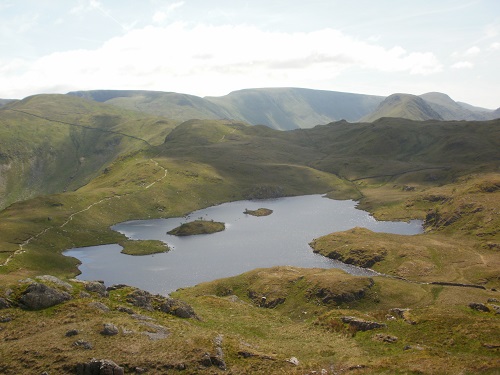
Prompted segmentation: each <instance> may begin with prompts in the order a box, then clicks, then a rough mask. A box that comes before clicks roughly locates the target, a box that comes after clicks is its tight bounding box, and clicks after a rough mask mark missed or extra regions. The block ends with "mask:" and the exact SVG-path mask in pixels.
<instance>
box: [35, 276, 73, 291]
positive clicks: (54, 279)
mask: <svg viewBox="0 0 500 375" xmlns="http://www.w3.org/2000/svg"><path fill="white" fill-rule="evenodd" d="M35 279H37V280H38V281H46V282H49V283H52V284H54V285H57V286H60V287H61V288H64V289H66V290H67V291H68V292H71V291H72V290H73V286H72V285H71V284H69V283H67V282H66V281H62V280H61V279H59V278H57V277H55V276H52V275H42V276H37V277H35Z"/></svg>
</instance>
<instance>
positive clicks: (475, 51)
mask: <svg viewBox="0 0 500 375" xmlns="http://www.w3.org/2000/svg"><path fill="white" fill-rule="evenodd" d="M480 52H481V48H479V47H478V46H473V47H471V48H469V49H468V50H467V51H465V53H464V55H465V56H476V55H478V54H479V53H480Z"/></svg>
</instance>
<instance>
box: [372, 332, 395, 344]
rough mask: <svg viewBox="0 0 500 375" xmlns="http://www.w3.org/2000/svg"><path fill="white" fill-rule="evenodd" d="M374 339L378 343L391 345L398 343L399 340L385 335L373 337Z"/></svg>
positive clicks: (380, 334)
mask: <svg viewBox="0 0 500 375" xmlns="http://www.w3.org/2000/svg"><path fill="white" fill-rule="evenodd" d="M373 339H374V340H376V341H381V342H388V343H391V344H392V343H394V342H396V341H398V338H397V337H396V336H391V335H385V334H383V333H377V334H376V335H375V336H373Z"/></svg>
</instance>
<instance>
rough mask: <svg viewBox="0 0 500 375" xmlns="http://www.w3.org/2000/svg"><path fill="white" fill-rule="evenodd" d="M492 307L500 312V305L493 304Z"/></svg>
mask: <svg viewBox="0 0 500 375" xmlns="http://www.w3.org/2000/svg"><path fill="white" fill-rule="evenodd" d="M491 307H492V308H493V311H494V312H495V314H500V306H498V305H494V304H491Z"/></svg>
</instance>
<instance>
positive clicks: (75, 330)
mask: <svg viewBox="0 0 500 375" xmlns="http://www.w3.org/2000/svg"><path fill="white" fill-rule="evenodd" d="M79 333H80V332H79V331H78V330H77V329H70V330H69V331H66V335H65V336H66V337H71V336H76V335H78V334H79Z"/></svg>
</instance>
